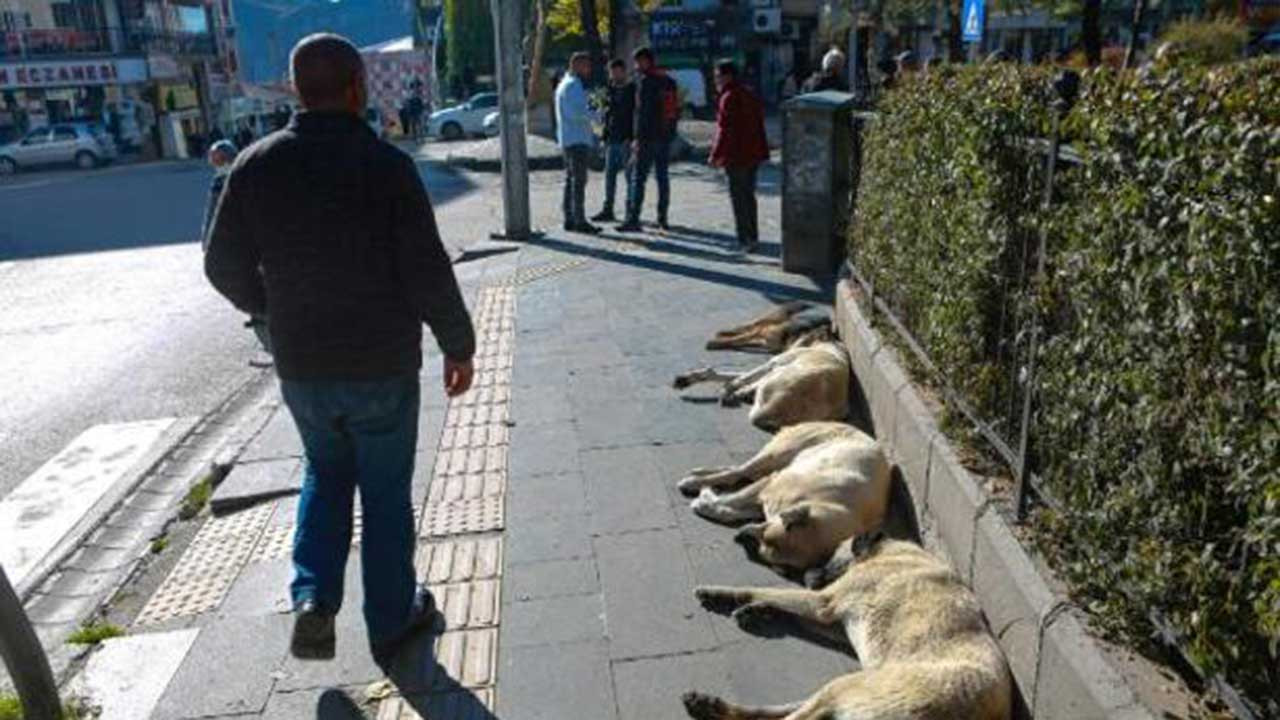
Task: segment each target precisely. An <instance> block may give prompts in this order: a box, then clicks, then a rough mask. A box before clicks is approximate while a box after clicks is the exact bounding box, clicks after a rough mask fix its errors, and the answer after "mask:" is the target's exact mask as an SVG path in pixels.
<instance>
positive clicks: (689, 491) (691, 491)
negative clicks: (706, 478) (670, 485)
mask: <svg viewBox="0 0 1280 720" xmlns="http://www.w3.org/2000/svg"><path fill="white" fill-rule="evenodd" d="M676 489H677V490H679V491H680V494H681V495H684V496H685V497H690V498H691V497H696V496H697V495H698V492H699V491H701V490H702V478H699V477H698V476H696V475H690V476H689V477H686V478H681V479H680V482H678V483H676Z"/></svg>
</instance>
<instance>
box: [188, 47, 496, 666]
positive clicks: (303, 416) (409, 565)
mask: <svg viewBox="0 0 1280 720" xmlns="http://www.w3.org/2000/svg"><path fill="white" fill-rule="evenodd" d="M290 65H291V72H292V76H293V84H294V87H295V89H296V90H297V92H298V95H299V96H300V98H301V100H302V105H303V107H304V108H305V110H304V112H301V113H299V114H297V115H295V116H294V117H293V118H292V119H291V120H290V122H289V125H288V126H287V127H286V128H285V129H284V130H282V131H279V132H276V133H273V134H272V135H271V136H270V137H268V138H264V139H263V140H261V141H259V142H258V143H256V144H255V145H254V146H253V147H251V148H249V149H248V150H247V151H244V152H242V153H241V155H240V157H239V158H238V159H237V160H236V163H235V166H234V168H233V170H232V171H231V175H230V177H228V178H227V184H226V188H225V189H224V190H223V196H222V202H221V203H220V204H219V206H218V212H217V215H216V217H215V219H214V225H213V231H212V233H211V237H210V242H209V251H208V254H207V255H206V256H205V274H206V275H208V277H209V280H210V281H211V282H212V283H213V286H214V287H215V288H217V290H218V291H219V292H221V293H222V294H223V295H225V296H226V297H227V298H228V299H230V300H231V302H232V303H233V304H235V306H236V307H238V308H240V309H241V310H244V311H246V312H249V313H251V314H266V312H267V310H268V308H270V317H271V325H270V332H271V340H272V343H273V345H274V350H275V361H276V371H277V373H278V374H279V376H280V380H281V390H282V392H283V395H284V401H285V405H286V406H287V407H288V408H289V411H290V413H291V414H292V415H293V419H294V422H295V423H296V424H297V426H298V433H299V435H300V436H301V438H302V445H303V449H304V450H305V452H306V472H305V475H304V478H303V485H302V495H301V497H300V499H299V503H298V527H297V530H296V535H295V538H294V547H293V564H294V579H293V583H292V585H291V586H290V589H291V591H292V597H293V602H294V613H295V616H294V629H293V639H292V642H291V646H290V650H291V652H292V653H293V654H294V656H296V657H299V658H306V659H322V658H331V657H333V655H334V615H335V614H336V613H337V612H338V608H339V606H340V605H341V603H342V597H343V575H344V573H343V571H344V567H345V565H346V561H347V553H348V550H349V548H350V546H351V532H352V524H351V516H352V501H353V496H354V493H355V491H356V489H357V488H359V490H360V503H361V508H362V511H363V518H364V523H363V525H364V530H363V535H362V544H361V548H360V551H361V557H362V566H363V572H364V577H363V579H364V592H365V596H364V618H365V624H366V626H367V628H368V633H369V642H370V645H371V649H372V650H373V655H374V659H375V660H377V661H378V662H379V663H380V664H381V665H383V667H386V666H388V665H389V664H390V663H391V661H392V660H393V659H394V658H395V656H396V654H397V652H398V651H399V649H400V648H401V647H402V646H403V643H404V641H405V640H407V639H408V638H409V636H410V635H411V634H412V633H413V632H414V631H416V630H418V629H420V628H421V627H423V626H424V625H425V624H427V623H428V622H430V620H431V618H432V617H433V614H434V613H433V603H432V601H431V596H430V594H429V593H427V591H426V589H425V587H424V586H416V584H415V579H414V568H413V554H414V537H415V532H414V524H413V505H412V500H411V497H410V495H411V492H410V481H411V477H412V475H413V466H414V460H415V453H416V450H417V433H418V406H419V386H418V373H419V370H420V368H421V366H422V323H423V322H426V323H427V324H428V325H430V326H431V331H432V333H434V335H435V337H436V341H437V343H438V344H439V346H440V349H441V350H442V351H443V353H444V358H445V359H444V386H445V392H446V393H447V394H448V395H450V396H456V395H459V394H461V393H463V392H465V391H466V390H467V388H468V387H469V386H470V384H471V378H472V364H471V356H472V354H473V353H474V351H475V335H474V331H473V329H472V326H471V318H470V317H469V316H468V314H467V309H466V306H465V305H464V303H463V300H462V295H461V293H460V292H459V290H458V285H457V281H456V280H455V278H454V275H453V269H452V267H451V265H450V263H449V257H448V256H447V255H446V254H445V250H444V246H443V245H442V243H441V241H440V234H439V231H438V230H437V228H436V221H435V216H434V214H433V212H432V209H431V201H430V199H429V198H428V197H427V193H426V190H425V189H424V188H423V185H422V180H421V178H420V177H419V175H418V171H417V168H416V166H415V165H414V163H413V160H411V159H410V158H409V157H408V156H407V155H405V154H404V153H402V152H400V151H399V150H397V149H396V148H394V147H393V146H391V145H388V144H386V143H384V142H382V141H380V140H378V139H377V137H375V136H374V134H373V132H372V131H371V130H370V129H369V126H368V125H367V124H366V123H365V121H364V109H365V102H366V98H367V95H366V90H365V79H364V78H365V75H364V67H363V64H362V62H361V60H360V53H359V52H358V51H357V50H356V48H355V46H353V45H352V44H351V43H350V42H348V41H347V40H345V39H343V38H341V37H338V36H336V35H328V34H321V35H312V36H310V37H307V38H304V39H303V40H301V41H300V42H299V43H298V45H297V46H296V47H295V48H294V50H293V53H292V55H291V56H290ZM259 268H261V270H259Z"/></svg>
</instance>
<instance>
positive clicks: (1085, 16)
mask: <svg viewBox="0 0 1280 720" xmlns="http://www.w3.org/2000/svg"><path fill="white" fill-rule="evenodd" d="M1080 21H1081V22H1080V42H1081V44H1082V45H1084V57H1085V62H1087V63H1088V64H1089V67H1097V66H1098V65H1099V64H1100V63H1101V62H1102V0H1084V7H1083V8H1082V12H1081V16H1080Z"/></svg>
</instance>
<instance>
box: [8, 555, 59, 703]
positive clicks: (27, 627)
mask: <svg viewBox="0 0 1280 720" xmlns="http://www.w3.org/2000/svg"><path fill="white" fill-rule="evenodd" d="M0 658H3V660H4V664H5V667H6V668H8V670H9V676H10V677H11V678H13V685H14V687H15V688H16V689H17V691H18V697H19V698H20V699H21V700H22V713H23V715H22V717H24V718H26V720H59V718H61V717H62V704H61V703H60V702H59V701H58V685H57V683H55V682H54V681H53V671H51V670H50V669H49V659H48V658H46V657H45V655H44V648H42V647H40V638H38V637H36V632H35V630H33V629H32V628H31V622H30V621H28V620H27V613H26V611H25V610H23V609H22V601H21V600H19V599H18V594H17V593H16V592H14V591H13V586H12V585H10V584H9V576H8V575H6V574H5V572H4V568H3V567H0Z"/></svg>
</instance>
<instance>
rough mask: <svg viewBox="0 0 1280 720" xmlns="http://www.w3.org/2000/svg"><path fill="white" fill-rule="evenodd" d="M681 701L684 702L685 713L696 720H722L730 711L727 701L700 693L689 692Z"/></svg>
mask: <svg viewBox="0 0 1280 720" xmlns="http://www.w3.org/2000/svg"><path fill="white" fill-rule="evenodd" d="M680 700H681V701H683V702H684V710H685V712H687V713H689V717H691V718H694V720H720V719H721V718H723V717H724V716H725V714H726V713H727V712H728V710H729V708H728V706H727V705H726V704H725V701H723V700H721V699H720V698H718V697H715V696H713V695H707V694H704V693H700V692H687V693H685V694H684V696H683V697H681V698H680Z"/></svg>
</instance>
